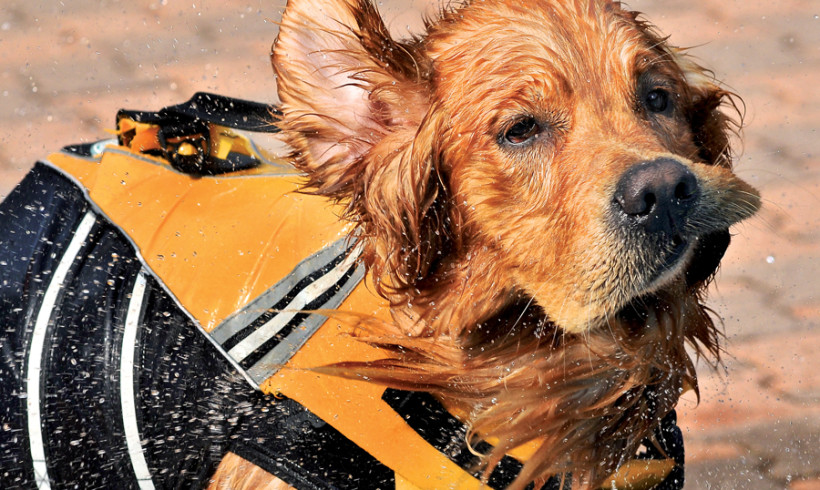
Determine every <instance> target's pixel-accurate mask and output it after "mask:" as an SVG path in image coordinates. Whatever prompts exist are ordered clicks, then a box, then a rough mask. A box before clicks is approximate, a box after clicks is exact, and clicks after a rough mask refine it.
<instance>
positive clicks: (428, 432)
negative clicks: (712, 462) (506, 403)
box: [382, 388, 571, 490]
mask: <svg viewBox="0 0 820 490" xmlns="http://www.w3.org/2000/svg"><path fill="white" fill-rule="evenodd" d="M382 399H383V400H384V401H385V402H387V404H388V405H390V407H391V408H392V409H393V410H395V411H396V413H398V414H399V415H401V416H402V418H404V420H405V421H407V423H408V425H410V427H412V428H413V430H415V431H416V432H418V434H419V435H420V436H421V437H423V438H424V440H426V441H427V442H429V443H430V445H432V446H433V447H435V448H436V449H438V450H439V451H440V452H442V453H443V454H444V455H445V456H447V457H448V458H449V459H450V460H451V461H453V462H454V463H456V464H457V465H459V466H461V467H462V468H463V469H464V470H466V471H468V472H470V473H472V474H473V475H475V476H476V477H478V478H480V477H481V473H482V472H481V470H480V467H479V463H480V459H479V457H478V456H476V455H475V454H473V453H472V452H470V450H469V449H468V448H467V445H466V442H465V441H466V435H467V427H466V426H465V425H464V424H462V423H461V422H460V421H459V420H458V419H456V418H455V417H453V416H452V415H451V414H450V413H449V412H448V411H447V410H446V409H445V408H444V407H443V406H442V405H441V403H439V401H438V400H436V399H435V397H433V395H431V394H429V393H423V392H410V391H402V390H395V389H392V388H388V389H387V390H385V392H384V395H383V396H382ZM475 449H476V450H477V451H479V452H481V453H487V452H489V451H490V450H491V449H492V446H490V445H489V444H487V443H486V442H480V443H478V444H477V445H476V447H475ZM522 467H523V465H522V464H521V463H520V462H519V461H518V460H516V459H514V458H511V457H509V456H505V457H504V458H503V459H502V460H501V462H499V464H498V465H497V466H496V467H495V468H494V469H493V471H492V473H491V474H490V477H489V479H488V482H487V483H488V484H489V485H490V487H492V488H495V489H503V488H506V487H507V486H508V485H510V484H511V483H512V482H513V480H515V478H516V477H517V476H518V474H519V473H520V472H521V468H522ZM566 480H567V481H566V483H569V482H570V480H571V478H567V479H566ZM533 487H534V485H532V484H530V485H528V486H527V488H528V489H532V488H533ZM565 488H569V486H568V485H565ZM541 490H561V480H560V479H559V478H558V477H552V478H550V479H549V480H548V481H547V483H545V484H544V485H543V486H542V487H541Z"/></svg>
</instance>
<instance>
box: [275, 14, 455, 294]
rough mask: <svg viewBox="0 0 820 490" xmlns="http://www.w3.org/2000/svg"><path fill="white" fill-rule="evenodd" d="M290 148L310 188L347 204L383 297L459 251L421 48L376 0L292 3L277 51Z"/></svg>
mask: <svg viewBox="0 0 820 490" xmlns="http://www.w3.org/2000/svg"><path fill="white" fill-rule="evenodd" d="M272 62H273V68H274V71H275V73H276V76H277V84H278V89H279V98H280V100H281V102H282V113H283V115H282V119H281V121H280V123H279V125H280V126H281V128H282V130H283V133H284V135H285V139H286V141H287V142H288V143H289V144H290V145H291V146H292V147H293V148H294V152H293V161H294V163H295V165H296V166H297V167H299V168H300V169H302V170H304V171H305V172H306V173H307V177H308V180H307V187H308V188H309V189H312V190H313V191H314V192H316V193H319V194H322V195H326V196H329V197H331V198H335V199H337V200H340V201H344V202H346V203H347V205H348V211H347V214H348V215H347V217H348V218H349V219H351V220H353V221H355V222H357V223H358V225H359V227H358V231H357V233H358V234H360V236H363V237H366V240H365V244H366V246H365V251H364V260H365V261H366V263H367V264H368V266H369V267H370V269H371V271H373V273H374V274H373V275H374V277H376V278H377V279H376V280H377V283H376V286H377V288H378V289H379V290H380V291H387V290H389V291H392V292H396V291H402V290H405V291H406V290H409V289H412V288H414V287H416V286H417V285H418V284H419V282H420V281H423V280H425V279H427V278H428V277H430V276H431V272H432V271H433V270H435V269H436V267H437V265H436V264H437V263H438V261H440V260H441V258H442V250H447V249H449V248H452V247H451V245H452V243H453V242H454V241H455V239H454V238H453V235H452V233H451V230H452V229H453V227H454V226H453V225H452V223H454V222H456V217H454V216H453V215H452V214H453V213H454V212H455V211H453V209H452V206H450V207H448V206H446V205H445V204H444V202H445V201H446V199H445V197H444V194H445V193H446V190H445V187H444V183H443V182H444V179H443V177H442V175H441V173H440V165H439V163H440V162H439V161H440V158H439V152H438V150H437V149H436V148H437V144H438V141H439V136H440V135H441V133H442V132H443V131H442V129H441V128H442V127H444V126H446V124H444V123H443V122H442V121H443V120H444V116H442V115H441V111H435V110H431V109H430V107H431V104H432V103H431V99H432V96H431V92H432V88H431V83H430V79H431V77H432V75H431V73H432V63H431V62H430V61H429V59H428V58H427V56H426V55H425V54H424V52H423V44H422V42H420V41H418V40H413V39H411V40H410V41H407V42H399V41H395V40H393V39H392V38H391V37H390V35H389V33H388V31H387V29H386V27H385V25H384V23H383V22H382V20H381V17H380V16H379V14H378V12H377V11H376V8H375V7H374V6H373V4H372V3H371V1H370V0H289V2H288V5H287V7H286V10H285V14H284V17H283V19H282V24H281V26H280V31H279V37H278V39H277V41H276V43H275V44H274V49H273V55H272Z"/></svg>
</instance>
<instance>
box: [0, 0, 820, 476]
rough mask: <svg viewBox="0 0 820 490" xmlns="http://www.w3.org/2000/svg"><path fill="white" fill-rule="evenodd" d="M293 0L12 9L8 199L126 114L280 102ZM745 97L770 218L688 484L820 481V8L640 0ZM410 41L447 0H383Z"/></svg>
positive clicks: (695, 436) (756, 222) (732, 271)
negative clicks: (200, 95) (219, 101)
mask: <svg viewBox="0 0 820 490" xmlns="http://www.w3.org/2000/svg"><path fill="white" fill-rule="evenodd" d="M283 4H284V2H283V1H282V0H276V1H273V0H267V1H264V2H263V1H257V0H245V1H242V0H234V1H212V0H188V1H186V2H179V1H173V0H154V1H152V0H129V1H117V0H96V1H88V0H72V1H71V2H54V1H51V0H41V1H32V0H25V1H23V0H3V1H2V4H1V5H0V199H2V198H3V197H5V195H7V194H8V193H9V192H10V191H11V189H12V188H13V187H14V185H15V184H16V183H17V181H19V180H20V179H21V178H22V176H23V175H24V174H25V172H26V171H27V170H28V169H29V168H30V167H31V166H32V165H33V163H34V162H35V161H36V160H37V159H38V158H40V157H44V156H46V155H48V154H49V153H51V152H53V151H56V150H58V149H59V148H60V147H62V146H64V145H66V144H69V143H80V142H86V141H94V140H98V139H102V138H106V137H108V133H106V131H108V130H111V129H113V127H114V117H115V114H116V111H117V110H118V109H120V108H129V109H143V110H157V109H159V108H161V107H163V106H166V105H171V104H176V103H179V102H182V101H184V100H186V99H188V98H189V97H190V96H191V95H192V94H193V93H194V92H196V91H213V92H218V93H222V94H225V95H230V96H234V97H239V98H245V99H252V100H256V101H260V102H267V103H273V102H275V101H276V95H275V89H276V87H275V82H274V79H273V75H272V73H271V69H270V64H269V59H268V55H269V52H270V46H271V43H272V41H273V39H274V38H275V36H276V32H277V27H276V21H277V20H278V19H280V18H281V12H282V6H283ZM627 4H628V6H629V7H631V8H632V9H634V10H638V11H642V12H644V13H646V16H647V17H648V18H649V19H651V20H652V21H653V22H654V23H655V24H656V25H657V26H658V27H659V28H660V30H661V31H662V32H664V33H666V34H669V35H671V42H672V43H673V44H675V45H679V46H690V47H693V50H692V52H693V53H694V55H695V56H696V57H697V58H699V59H700V60H701V61H702V63H703V64H705V65H706V66H709V67H711V68H712V69H713V70H714V71H715V74H716V75H717V77H718V78H719V79H721V80H723V81H724V82H725V83H726V85H727V87H728V88H730V89H731V90H733V91H735V92H737V93H738V94H740V95H741V96H742V97H743V99H744V101H745V109H746V118H745V131H744V134H743V136H744V138H743V143H742V145H740V144H738V145H737V146H738V149H739V150H741V152H742V153H741V155H740V157H739V158H738V160H737V163H736V165H737V172H738V173H739V174H740V175H741V176H742V178H744V179H745V180H747V181H748V182H750V183H751V184H752V185H754V186H755V187H757V188H758V189H759V190H760V191H761V193H762V195H763V198H764V203H765V204H764V208H763V210H762V211H761V212H760V213H759V214H758V216H757V217H755V218H753V219H752V220H750V221H747V222H745V223H742V224H740V225H739V226H736V227H735V228H734V229H733V232H734V234H735V237H734V239H733V244H732V246H731V247H730V249H729V252H728V254H727V256H726V258H725V259H724V262H723V267H722V269H721V271H720V273H719V275H718V283H717V287H715V288H713V290H712V292H711V296H710V301H709V304H710V305H711V306H712V307H713V308H714V309H715V311H716V312H717V313H718V314H719V315H720V316H721V317H722V318H723V320H724V325H725V333H726V337H727V342H726V344H727V351H728V353H727V355H726V356H725V357H724V363H723V364H722V365H721V366H720V367H719V368H718V369H717V370H713V369H711V368H710V367H709V366H707V365H704V364H702V365H700V366H699V370H700V371H701V401H700V403H699V404H698V403H697V401H696V399H695V398H694V397H693V396H687V398H686V399H685V400H684V401H683V403H682V404H681V406H680V407H679V409H678V414H679V418H680V424H681V426H682V428H683V430H684V435H685V438H686V441H687V446H686V450H687V459H688V462H687V485H686V488H687V489H700V488H704V489H706V488H712V489H721V488H722V489H741V488H750V489H769V488H771V489H783V488H789V489H800V490H805V489H820V362H818V360H817V359H818V357H820V329H818V323H819V322H818V319H820V293H819V292H818V291H819V290H820V134H818V128H820V2H817V1H810V0H778V1H776V2H773V1H759V0H726V1H723V2H713V1H707V0H632V1H630V2H627ZM378 5H379V7H380V9H381V10H382V12H383V13H384V14H385V16H386V17H387V18H388V23H389V26H390V28H391V30H392V31H393V32H394V33H397V34H398V35H405V34H407V33H408V32H418V30H419V28H420V26H421V13H422V12H428V13H434V12H435V11H436V10H437V8H438V3H437V0H430V1H422V0H412V1H411V0H405V1H402V0H382V1H379V2H378Z"/></svg>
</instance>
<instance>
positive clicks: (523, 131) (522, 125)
mask: <svg viewBox="0 0 820 490" xmlns="http://www.w3.org/2000/svg"><path fill="white" fill-rule="evenodd" d="M540 132H541V126H539V125H538V121H536V120H535V118H532V117H525V118H524V119H521V120H519V121H518V122H516V123H515V124H513V125H512V126H510V127H509V129H507V131H506V132H505V133H504V141H506V142H507V143H510V144H513V145H521V144H524V143H526V142H528V141H530V140H531V139H533V138H534V137H536V136H537V135H538V133H540Z"/></svg>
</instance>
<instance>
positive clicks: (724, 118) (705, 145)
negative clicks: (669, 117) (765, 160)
mask: <svg viewBox="0 0 820 490" xmlns="http://www.w3.org/2000/svg"><path fill="white" fill-rule="evenodd" d="M673 49H674V48H673ZM676 51H677V52H676V53H674V54H673V56H675V58H676V61H677V64H678V66H679V67H680V69H681V71H682V72H683V76H684V78H685V79H686V83H687V85H688V87H689V90H690V96H691V105H690V107H689V112H688V114H687V119H688V120H689V124H690V126H691V130H692V136H693V138H694V141H695V144H696V145H697V146H698V149H699V154H698V157H700V159H702V160H703V161H704V162H706V163H708V164H710V165H720V166H724V167H731V165H732V150H731V147H730V136H731V134H732V133H733V132H735V131H737V130H738V129H739V128H740V125H741V119H742V114H741V113H740V111H739V109H738V106H737V102H738V100H739V99H738V97H737V96H736V95H734V94H733V93H731V92H729V91H727V90H725V89H723V88H722V87H720V86H719V85H718V82H717V81H716V80H715V78H714V76H713V75H712V74H711V72H709V71H708V70H706V69H704V68H703V67H701V66H699V65H698V64H697V63H695V62H694V61H692V60H691V59H690V58H689V57H688V56H687V55H686V54H684V53H683V52H682V51H678V50H676ZM722 108H726V109H728V110H730V111H733V112H735V113H736V114H737V119H734V118H732V117H730V115H728V114H727V113H726V112H724V110H722Z"/></svg>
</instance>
